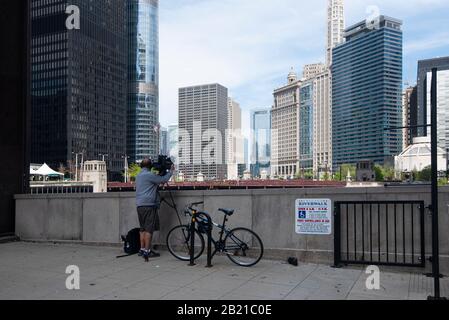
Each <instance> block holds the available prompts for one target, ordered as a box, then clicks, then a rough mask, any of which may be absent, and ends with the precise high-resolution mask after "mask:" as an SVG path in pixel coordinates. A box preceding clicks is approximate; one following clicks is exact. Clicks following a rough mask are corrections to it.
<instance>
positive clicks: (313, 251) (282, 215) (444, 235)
mask: <svg viewBox="0 0 449 320" xmlns="http://www.w3.org/2000/svg"><path fill="white" fill-rule="evenodd" d="M172 194H173V197H174V199H175V201H176V203H177V205H178V208H179V211H180V214H181V219H182V221H183V223H187V222H188V218H187V217H184V215H183V213H182V212H183V209H184V207H185V206H186V205H187V204H189V203H191V202H196V201H204V210H205V211H207V212H209V213H211V216H212V218H213V219H214V220H215V221H216V222H218V223H221V222H222V219H223V214H221V213H219V212H218V208H234V209H235V213H234V215H233V216H232V217H230V219H229V224H228V227H229V228H231V229H232V228H234V227H248V228H251V229H252V230H254V231H255V232H256V233H257V234H258V235H259V236H260V237H261V238H262V241H263V243H264V247H265V248H267V249H266V253H265V257H266V258H271V259H281V260H286V259H287V258H288V257H290V256H294V257H297V258H298V260H299V261H302V262H312V263H324V264H329V265H331V264H332V263H333V245H334V244H333V239H334V237H333V235H330V236H306V235H298V234H296V232H295V209H294V208H295V207H294V206H295V200H296V199H299V198H308V199H313V198H327V199H331V200H332V201H333V202H335V201H351V200H353V201H368V200H377V201H387V200H403V201H407V200H422V201H424V202H425V205H426V206H427V205H428V204H429V203H430V188H428V187H423V186H413V187H387V188H319V189H258V190H199V191H195V190H192V191H173V192H172ZM162 196H163V197H164V196H165V197H166V198H168V192H162ZM15 199H16V234H17V236H19V237H20V238H21V239H24V240H33V241H36V240H39V241H51V242H55V241H62V243H66V241H68V242H69V243H70V242H73V243H83V244H104V245H109V246H120V245H121V243H120V242H121V240H120V236H121V235H125V234H126V233H127V232H128V231H129V230H130V229H132V228H135V227H137V226H138V219H137V212H136V208H135V193H133V192H129V193H105V194H64V195H62V194H49V195H17V196H16V197H15ZM448 205H449V187H443V188H441V189H440V206H439V210H440V253H441V255H442V258H441V259H442V261H441V271H442V272H443V273H446V274H447V273H449V258H448V257H449V233H448V232H447V230H448V227H449V206H448ZM202 209H203V208H202ZM160 220H161V232H160V233H159V234H156V235H157V236H156V238H155V243H159V244H161V245H163V244H164V243H165V238H166V235H167V233H168V231H169V230H170V229H171V228H172V227H174V226H176V225H179V221H178V219H177V217H176V214H175V213H174V211H173V209H171V208H169V207H168V206H167V205H166V204H163V205H162V207H161V210H160ZM424 223H425V251H426V256H427V257H428V256H430V255H431V216H430V215H429V214H428V211H427V210H426V214H425V221H424ZM365 230H366V229H365ZM390 231H391V230H390ZM426 265H427V271H428V270H429V268H430V263H428V262H426Z"/></svg>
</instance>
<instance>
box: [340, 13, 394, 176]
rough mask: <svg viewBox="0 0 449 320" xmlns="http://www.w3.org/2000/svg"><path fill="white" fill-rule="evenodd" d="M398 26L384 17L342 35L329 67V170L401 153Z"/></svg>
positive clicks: (349, 29)
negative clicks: (330, 119)
mask: <svg viewBox="0 0 449 320" xmlns="http://www.w3.org/2000/svg"><path fill="white" fill-rule="evenodd" d="M401 26H402V22H401V21H400V20H397V19H393V18H389V17H386V16H380V17H379V25H378V26H374V27H373V26H372V25H369V26H368V25H367V24H366V21H362V22H360V23H357V24H355V25H354V26H352V27H349V28H348V29H347V30H346V33H345V38H346V42H345V43H344V44H341V45H339V46H337V47H336V48H334V50H333V64H332V132H333V134H332V135H333V136H332V148H333V150H332V152H333V166H334V169H336V168H338V167H339V166H340V165H341V164H344V163H356V162H358V161H360V160H372V161H374V162H376V163H379V164H384V163H385V162H386V161H390V160H391V158H392V157H393V156H394V155H397V154H399V153H400V152H401V149H402V132H401V131H399V130H391V131H390V130H385V128H389V127H401V126H402V30H401Z"/></svg>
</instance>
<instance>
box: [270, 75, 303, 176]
mask: <svg viewBox="0 0 449 320" xmlns="http://www.w3.org/2000/svg"><path fill="white" fill-rule="evenodd" d="M287 81H288V82H287V85H285V86H283V87H281V88H279V89H276V90H275V91H274V94H273V95H274V105H273V108H272V110H271V124H272V125H271V126H272V136H271V142H272V150H271V151H272V152H271V175H272V176H282V177H291V176H294V175H295V174H297V173H298V172H299V104H300V88H301V84H302V81H301V80H298V79H297V76H296V73H295V72H294V71H293V69H292V70H291V71H290V73H289V74H288V77H287Z"/></svg>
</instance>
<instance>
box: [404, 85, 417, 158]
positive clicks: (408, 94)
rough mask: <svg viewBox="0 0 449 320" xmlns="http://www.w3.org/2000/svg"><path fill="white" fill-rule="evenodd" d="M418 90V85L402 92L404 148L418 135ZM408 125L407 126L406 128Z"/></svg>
mask: <svg viewBox="0 0 449 320" xmlns="http://www.w3.org/2000/svg"><path fill="white" fill-rule="evenodd" d="M417 125H418V90H417V86H414V87H409V88H407V89H405V90H404V92H403V94H402V126H403V127H404V129H403V130H402V145H403V146H402V150H405V149H406V148H407V147H408V146H409V145H411V144H412V143H413V138H415V137H417V135H418V128H417V127H416V126H417ZM405 127H407V128H405Z"/></svg>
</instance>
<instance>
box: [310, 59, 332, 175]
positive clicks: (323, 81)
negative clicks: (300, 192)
mask: <svg viewBox="0 0 449 320" xmlns="http://www.w3.org/2000/svg"><path fill="white" fill-rule="evenodd" d="M331 169H332V96H331V76H330V71H329V69H327V68H326V70H325V71H324V72H322V73H320V74H318V75H316V76H315V78H314V79H313V172H314V175H315V176H316V177H317V178H319V179H321V178H322V177H323V175H324V174H326V173H329V172H330V171H331Z"/></svg>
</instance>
